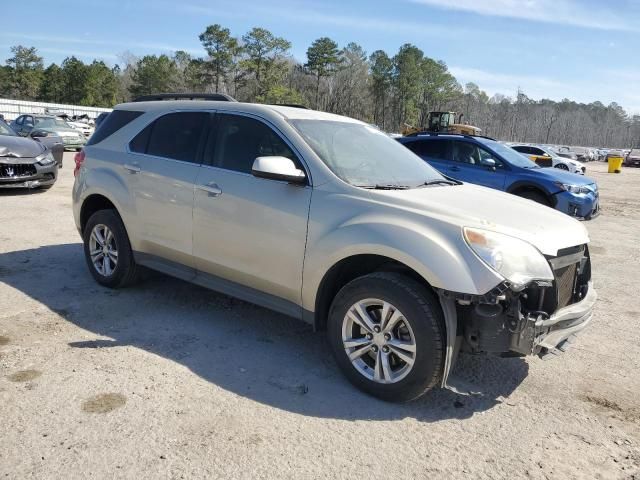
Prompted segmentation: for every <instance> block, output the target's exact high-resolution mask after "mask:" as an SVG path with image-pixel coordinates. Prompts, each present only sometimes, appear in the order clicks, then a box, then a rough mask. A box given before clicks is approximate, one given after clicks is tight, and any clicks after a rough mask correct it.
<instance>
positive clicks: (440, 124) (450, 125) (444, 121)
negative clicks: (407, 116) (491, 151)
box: [402, 112, 482, 136]
mask: <svg viewBox="0 0 640 480" xmlns="http://www.w3.org/2000/svg"><path fill="white" fill-rule="evenodd" d="M456 116H457V114H456V112H429V117H428V118H427V127H426V128H418V127H414V126H412V125H408V124H406V123H405V124H404V125H403V128H402V134H403V135H405V136H406V135H410V134H412V133H417V132H435V133H457V134H460V135H474V136H478V135H480V134H481V133H482V130H481V129H479V128H478V127H474V126H472V125H467V124H465V123H463V122H462V117H463V114H460V116H459V117H458V119H457V122H456Z"/></svg>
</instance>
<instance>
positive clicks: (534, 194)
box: [518, 191, 550, 207]
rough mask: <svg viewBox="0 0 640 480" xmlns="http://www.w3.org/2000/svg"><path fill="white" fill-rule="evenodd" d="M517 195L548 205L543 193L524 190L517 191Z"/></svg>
mask: <svg viewBox="0 0 640 480" xmlns="http://www.w3.org/2000/svg"><path fill="white" fill-rule="evenodd" d="M518 196H519V197H522V198H526V199H527V200H531V201H532V202H536V203H539V204H540V205H545V206H547V207H549V206H550V204H549V201H548V200H547V198H546V197H545V196H544V195H543V194H541V193H538V192H532V191H524V192H522V193H519V194H518Z"/></svg>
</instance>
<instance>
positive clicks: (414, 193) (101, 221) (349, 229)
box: [73, 97, 596, 401]
mask: <svg viewBox="0 0 640 480" xmlns="http://www.w3.org/2000/svg"><path fill="white" fill-rule="evenodd" d="M213 98H214V99H215V98H220V99H219V100H218V101H215V100H170V101H167V100H164V101H161V100H156V101H143V102H133V103H128V104H123V105H119V106H117V107H116V108H115V110H114V111H113V112H112V113H111V114H110V115H109V116H108V117H107V118H106V120H105V121H104V122H103V123H102V124H101V125H100V127H99V128H98V130H97V131H96V133H95V134H94V135H93V136H92V137H91V139H90V141H89V142H88V144H87V146H86V148H85V149H84V151H83V152H81V153H79V154H78V155H77V156H76V171H75V174H76V180H75V185H74V188H73V206H74V208H73V210H74V216H75V222H76V225H77V227H78V231H79V232H80V234H81V235H82V238H83V240H84V252H85V256H86V261H87V264H88V267H89V270H90V271H91V273H92V275H93V276H94V278H95V279H96V281H97V282H98V283H100V284H101V285H104V286H107V287H111V288H117V287H122V286H124V285H126V284H128V283H130V282H131V281H133V280H134V279H135V277H136V271H137V267H138V266H145V267H149V268H152V269H155V270H159V271H161V272H165V273H167V274H169V275H173V276H175V277H178V278H181V279H184V280H188V281H191V282H194V283H197V284H199V285H203V286H205V287H209V288H211V289H214V290H217V291H220V292H223V293H226V294H228V295H232V296H234V297H238V298H240V299H244V300H247V301H249V302H253V303H256V304H258V305H262V306H264V307H267V308H270V309H273V310H276V311H278V312H281V313H283V314H286V315H290V316H293V317H297V318H300V319H302V320H304V321H306V322H308V323H310V324H312V325H313V327H314V328H315V329H319V330H320V329H324V330H326V331H327V333H328V338H329V343H330V345H331V348H332V350H333V353H334V354H335V358H336V360H337V363H338V364H339V366H340V368H341V369H342V371H343V372H344V374H345V375H346V376H347V377H348V379H349V380H350V381H351V382H353V383H354V384H355V385H356V386H357V387H359V388H361V389H362V390H365V391H366V392H369V393H370V394H373V395H375V396H377V397H380V398H383V399H385V400H393V401H406V400H410V399H413V398H416V397H418V396H420V395H421V394H423V393H424V392H426V391H427V390H429V389H430V388H432V387H434V386H438V385H440V386H445V387H446V386H448V383H447V382H448V377H449V372H450V371H451V369H452V366H453V364H454V362H455V358H456V356H457V354H458V352H459V351H460V350H463V351H467V352H472V353H491V354H503V355H521V356H524V355H540V356H544V355H549V354H555V353H559V352H560V351H564V350H565V347H566V346H567V345H568V343H569V342H570V341H571V340H572V338H573V337H574V334H576V333H577V332H579V331H580V330H582V329H583V328H584V327H585V326H586V325H587V324H588V323H589V321H590V320H591V317H592V309H593V306H594V303H595V299H596V293H595V290H594V289H593V287H592V285H591V265H590V260H589V249H588V247H587V244H588V242H589V238H588V234H587V231H586V229H585V228H584V227H583V226H582V224H580V223H579V222H577V221H576V220H573V219H571V218H569V217H567V216H566V215H564V214H562V213H560V212H557V211H555V210H552V209H550V208H547V207H544V206H540V205H537V204H535V203H534V202H532V201H529V200H525V199H520V198H517V197H513V196H512V195H509V194H506V193H502V192H497V191H495V190H490V189H487V188H483V187H479V186H475V185H468V184H462V183H461V182H458V181H455V180H452V179H450V178H447V177H444V176H443V175H441V174H440V173H438V172H437V171H436V170H435V169H433V168H432V167H430V166H429V165H428V164H427V163H425V162H424V161H422V160H421V159H420V158H418V157H417V156H416V155H414V154H413V153H412V152H411V151H409V150H408V149H406V148H405V147H404V146H402V145H400V144H399V143H398V142H396V141H394V140H392V139H391V138H389V137H388V136H387V135H385V134H384V133H382V132H381V131H379V130H378V129H376V128H374V127H372V126H370V125H367V124H365V123H362V122H359V121H356V120H353V119H350V118H345V117H340V116H336V115H331V114H328V113H322V112H316V111H311V110H307V109H304V108H295V107H290V106H270V105H255V104H245V103H238V102H235V101H231V100H232V99H225V98H221V97H213Z"/></svg>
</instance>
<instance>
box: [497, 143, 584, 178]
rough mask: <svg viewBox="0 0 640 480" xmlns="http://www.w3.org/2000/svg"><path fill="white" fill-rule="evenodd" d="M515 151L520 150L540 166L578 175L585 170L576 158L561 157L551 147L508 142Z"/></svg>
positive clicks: (582, 173)
mask: <svg viewBox="0 0 640 480" xmlns="http://www.w3.org/2000/svg"><path fill="white" fill-rule="evenodd" d="M508 145H509V146H510V147H511V148H513V149H514V150H515V151H516V152H520V153H522V154H524V155H525V156H527V157H528V158H529V159H530V160H532V161H534V162H536V163H537V164H538V165H540V166H541V167H555V168H559V169H560V170H566V171H568V172H571V173H577V174H578V175H584V173H585V172H586V171H587V167H585V166H584V165H583V164H582V163H581V162H579V161H578V160H574V159H571V158H567V157H561V156H560V155H558V154H557V153H556V152H555V151H554V150H553V149H551V148H549V147H546V146H544V145H529V144H508Z"/></svg>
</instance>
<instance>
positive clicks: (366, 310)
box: [342, 298, 416, 384]
mask: <svg viewBox="0 0 640 480" xmlns="http://www.w3.org/2000/svg"><path fill="white" fill-rule="evenodd" d="M342 344H343V347H344V350H345V352H346V354H347V356H348V357H349V360H350V361H351V364H352V365H353V367H354V368H355V369H356V370H357V371H358V372H359V373H360V374H361V375H363V376H364V377H366V378H368V379H369V380H372V381H374V382H376V383H383V384H390V383H396V382H399V381H400V380H402V379H403V378H405V377H406V376H407V375H408V374H409V372H411V369H412V368H413V365H414V363H415V360H416V339H415V336H414V334H413V330H412V329H411V325H410V324H409V321H408V320H407V319H406V317H405V316H404V315H403V314H402V312H401V311H400V310H398V309H397V308H396V307H395V306H394V305H392V304H391V303H389V302H386V301H384V300H379V299H375V298H368V299H364V300H360V301H358V302H356V303H354V304H353V305H352V306H351V307H350V308H349V309H348V310H347V313H346V315H345V316H344V319H343V322H342Z"/></svg>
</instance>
